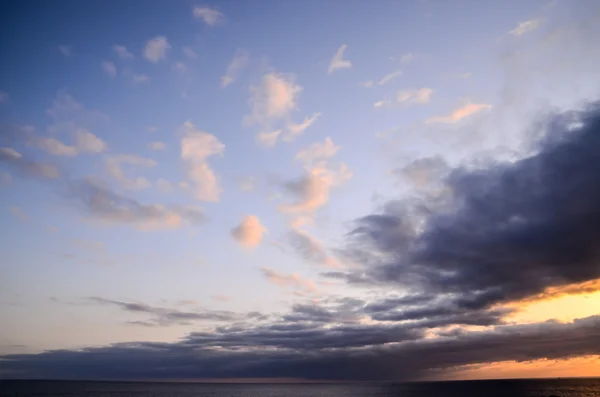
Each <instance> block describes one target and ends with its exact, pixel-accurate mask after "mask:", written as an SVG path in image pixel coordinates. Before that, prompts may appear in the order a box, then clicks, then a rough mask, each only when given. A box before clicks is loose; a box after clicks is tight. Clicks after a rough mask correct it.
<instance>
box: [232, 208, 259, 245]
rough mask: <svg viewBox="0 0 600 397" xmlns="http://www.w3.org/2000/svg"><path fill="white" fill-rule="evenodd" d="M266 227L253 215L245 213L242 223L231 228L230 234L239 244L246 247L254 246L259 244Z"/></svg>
mask: <svg viewBox="0 0 600 397" xmlns="http://www.w3.org/2000/svg"><path fill="white" fill-rule="evenodd" d="M266 232H267V229H266V228H265V227H264V226H263V225H261V223H260V220H259V219H258V217H257V216H255V215H246V216H245V217H244V219H242V223H240V224H239V225H238V226H236V227H234V228H233V229H231V236H232V237H233V238H234V239H235V240H236V241H237V242H238V243H240V245H242V246H244V247H247V248H254V247H256V246H257V245H258V244H260V242H261V240H262V238H263V234H264V233H266Z"/></svg>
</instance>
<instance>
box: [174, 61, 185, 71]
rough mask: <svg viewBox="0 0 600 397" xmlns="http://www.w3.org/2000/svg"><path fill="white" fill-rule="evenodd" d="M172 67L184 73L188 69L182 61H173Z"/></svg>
mask: <svg viewBox="0 0 600 397" xmlns="http://www.w3.org/2000/svg"><path fill="white" fill-rule="evenodd" d="M173 69H174V70H175V71H176V72H179V73H185V72H187V70H188V69H187V66H186V64H185V63H183V62H175V64H174V65H173Z"/></svg>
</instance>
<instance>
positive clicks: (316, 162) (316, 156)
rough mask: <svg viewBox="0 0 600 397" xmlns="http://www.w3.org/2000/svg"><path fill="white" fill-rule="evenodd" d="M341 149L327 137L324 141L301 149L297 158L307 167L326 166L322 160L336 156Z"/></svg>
mask: <svg viewBox="0 0 600 397" xmlns="http://www.w3.org/2000/svg"><path fill="white" fill-rule="evenodd" d="M339 150H340V147H339V146H336V145H335V144H334V143H333V141H332V140H331V138H329V137H327V138H325V141H323V143H321V142H315V143H313V144H312V145H310V146H309V147H307V148H306V149H302V150H300V151H299V152H298V153H297V154H296V157H295V159H296V160H299V161H301V162H302V163H303V164H304V167H305V168H306V169H313V168H314V167H324V164H323V163H322V161H323V160H327V159H329V158H331V157H333V156H335V155H336V154H337V152H338V151H339Z"/></svg>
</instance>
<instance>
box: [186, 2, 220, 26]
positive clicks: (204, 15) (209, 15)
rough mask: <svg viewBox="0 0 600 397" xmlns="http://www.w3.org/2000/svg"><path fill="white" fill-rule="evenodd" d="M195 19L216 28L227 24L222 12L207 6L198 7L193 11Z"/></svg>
mask: <svg viewBox="0 0 600 397" xmlns="http://www.w3.org/2000/svg"><path fill="white" fill-rule="evenodd" d="M193 14H194V18H196V19H200V20H202V21H203V22H204V23H205V24H206V25H208V26H216V25H219V24H221V23H223V22H225V15H223V13H222V12H221V11H218V10H216V9H214V8H210V7H206V6H196V7H194V10H193Z"/></svg>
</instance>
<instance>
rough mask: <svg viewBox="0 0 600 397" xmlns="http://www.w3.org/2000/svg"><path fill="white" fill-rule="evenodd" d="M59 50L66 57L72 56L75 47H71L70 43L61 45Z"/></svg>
mask: <svg viewBox="0 0 600 397" xmlns="http://www.w3.org/2000/svg"><path fill="white" fill-rule="evenodd" d="M58 50H59V51H60V53H61V54H63V55H64V56H66V57H70V56H72V55H73V47H71V46H70V45H64V44H63V45H59V46H58Z"/></svg>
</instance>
